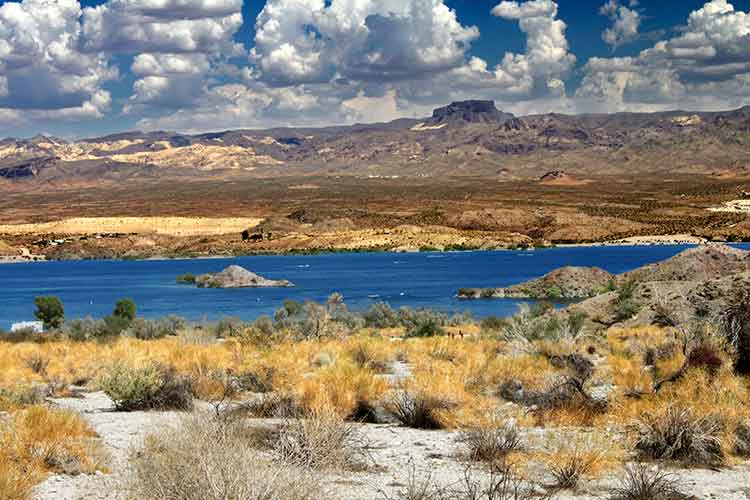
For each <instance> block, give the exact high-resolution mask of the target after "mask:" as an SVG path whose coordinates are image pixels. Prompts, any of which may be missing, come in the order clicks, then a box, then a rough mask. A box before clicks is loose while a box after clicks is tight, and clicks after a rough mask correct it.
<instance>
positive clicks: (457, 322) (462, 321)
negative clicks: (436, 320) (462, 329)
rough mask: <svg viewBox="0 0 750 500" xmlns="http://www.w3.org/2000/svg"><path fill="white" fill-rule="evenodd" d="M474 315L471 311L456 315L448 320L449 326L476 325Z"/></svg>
mask: <svg viewBox="0 0 750 500" xmlns="http://www.w3.org/2000/svg"><path fill="white" fill-rule="evenodd" d="M474 323H475V322H474V315H473V314H472V313H471V311H464V312H460V313H456V314H454V315H453V316H451V318H450V320H448V326H463V325H471V324H474Z"/></svg>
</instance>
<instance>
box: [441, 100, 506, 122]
mask: <svg viewBox="0 0 750 500" xmlns="http://www.w3.org/2000/svg"><path fill="white" fill-rule="evenodd" d="M511 118H513V115H512V114H510V113H503V112H502V111H500V110H498V109H497V108H496V107H495V101H479V100H472V101H460V102H453V103H451V104H449V105H448V106H444V107H442V108H437V109H436V110H435V111H433V112H432V120H431V122H432V123H433V124H442V123H455V122H467V123H503V122H505V121H507V120H509V119H511Z"/></svg>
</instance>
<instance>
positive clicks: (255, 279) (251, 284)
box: [195, 266, 294, 288]
mask: <svg viewBox="0 0 750 500" xmlns="http://www.w3.org/2000/svg"><path fill="white" fill-rule="evenodd" d="M195 283H196V284H197V285H198V288H273V287H292V286H294V284H293V283H292V282H290V281H287V280H269V279H266V278H264V277H263V276H258V275H257V274H255V273H253V272H250V271H248V270H247V269H245V268H244V267H240V266H229V267H227V268H226V269H224V270H223V271H221V272H220V273H216V274H203V275H201V276H198V278H196V280H195Z"/></svg>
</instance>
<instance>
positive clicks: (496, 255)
mask: <svg viewBox="0 0 750 500" xmlns="http://www.w3.org/2000/svg"><path fill="white" fill-rule="evenodd" d="M686 248H688V247H687V246H676V245H674V246H673V245H670V246H632V247H631V246H609V247H559V248H550V249H545V250H534V251H510V250H507V251H492V252H453V253H417V254H402V253H339V254H324V255H309V256H297V255H295V256H253V257H238V258H229V259H192V260H150V261H63V262H38V263H24V264H4V265H0V283H2V286H0V328H4V329H6V330H7V329H9V328H10V325H11V323H13V322H17V321H24V320H31V319H33V311H34V298H35V297H36V296H38V295H57V296H58V297H60V299H61V300H62V301H63V304H64V306H65V313H66V318H68V319H71V318H81V317H85V316H87V315H90V316H93V317H102V316H105V315H107V314H109V313H111V312H112V308H113V305H114V303H115V302H116V301H117V300H119V299H121V298H124V297H129V298H132V299H133V300H134V301H135V302H136V304H137V305H138V313H139V315H141V316H144V317H147V318H156V317H163V316H166V315H168V314H177V315H179V316H183V317H185V318H187V319H188V320H192V321H197V320H201V319H204V318H205V319H207V320H216V319H219V318H221V317H223V316H238V317H240V318H243V319H246V320H251V319H254V318H256V317H258V316H260V315H263V314H268V315H273V313H274V311H275V310H276V309H278V308H279V307H281V303H282V301H283V300H284V299H287V298H289V299H295V300H299V301H304V300H314V301H318V302H322V301H325V299H326V298H327V297H328V296H329V295H330V294H331V293H333V292H340V293H342V294H343V295H344V299H345V301H346V303H347V304H348V305H349V307H350V308H351V309H353V310H362V309H365V308H367V307H368V306H369V305H371V304H373V303H375V302H378V301H385V302H388V303H389V304H391V305H392V306H393V307H400V306H412V307H417V308H418V307H424V308H432V309H438V310H442V311H445V312H450V313H453V312H462V311H470V312H472V313H473V314H474V316H475V317H478V318H481V317H485V316H489V315H498V316H507V315H510V314H512V313H513V312H514V311H515V310H516V308H517V307H518V304H519V301H518V300H513V299H503V300H476V301H462V300H458V299H457V298H456V297H455V294H456V291H457V290H458V289H459V288H462V287H493V286H506V285H510V284H514V283H519V282H522V281H525V280H528V279H532V278H536V277H539V276H541V275H543V274H545V273H547V272H549V271H551V270H553V269H555V268H557V267H560V266H566V265H575V266H598V267H601V268H603V269H606V270H608V271H610V272H613V273H619V272H623V271H627V270H630V269H634V268H636V267H639V266H641V265H644V264H648V263H651V262H656V261H659V260H663V259H666V258H668V257H671V256H673V255H675V254H677V253H679V252H681V251H682V250H685V249H686ZM230 264H238V265H241V266H243V267H245V268H247V269H249V270H251V271H253V272H256V273H258V274H260V275H262V276H265V277H267V278H271V279H288V280H290V281H292V282H293V283H295V284H296V285H297V286H296V287H295V288H277V289H273V288H269V289H236V290H217V289H198V288H195V287H192V286H186V285H178V284H177V283H176V281H175V278H176V277H177V276H178V275H181V274H184V273H193V274H196V275H198V274H202V273H207V272H218V271H221V270H222V269H224V268H225V267H227V266H228V265H230Z"/></svg>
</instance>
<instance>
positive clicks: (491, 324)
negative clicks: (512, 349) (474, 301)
mask: <svg viewBox="0 0 750 500" xmlns="http://www.w3.org/2000/svg"><path fill="white" fill-rule="evenodd" d="M507 324H508V322H507V321H505V319H503V318H499V317H497V316H487V317H486V318H484V319H483V320H482V322H481V323H480V327H481V328H482V331H483V332H489V333H497V332H500V331H502V330H503V329H504V328H505V327H506V326H507Z"/></svg>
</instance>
